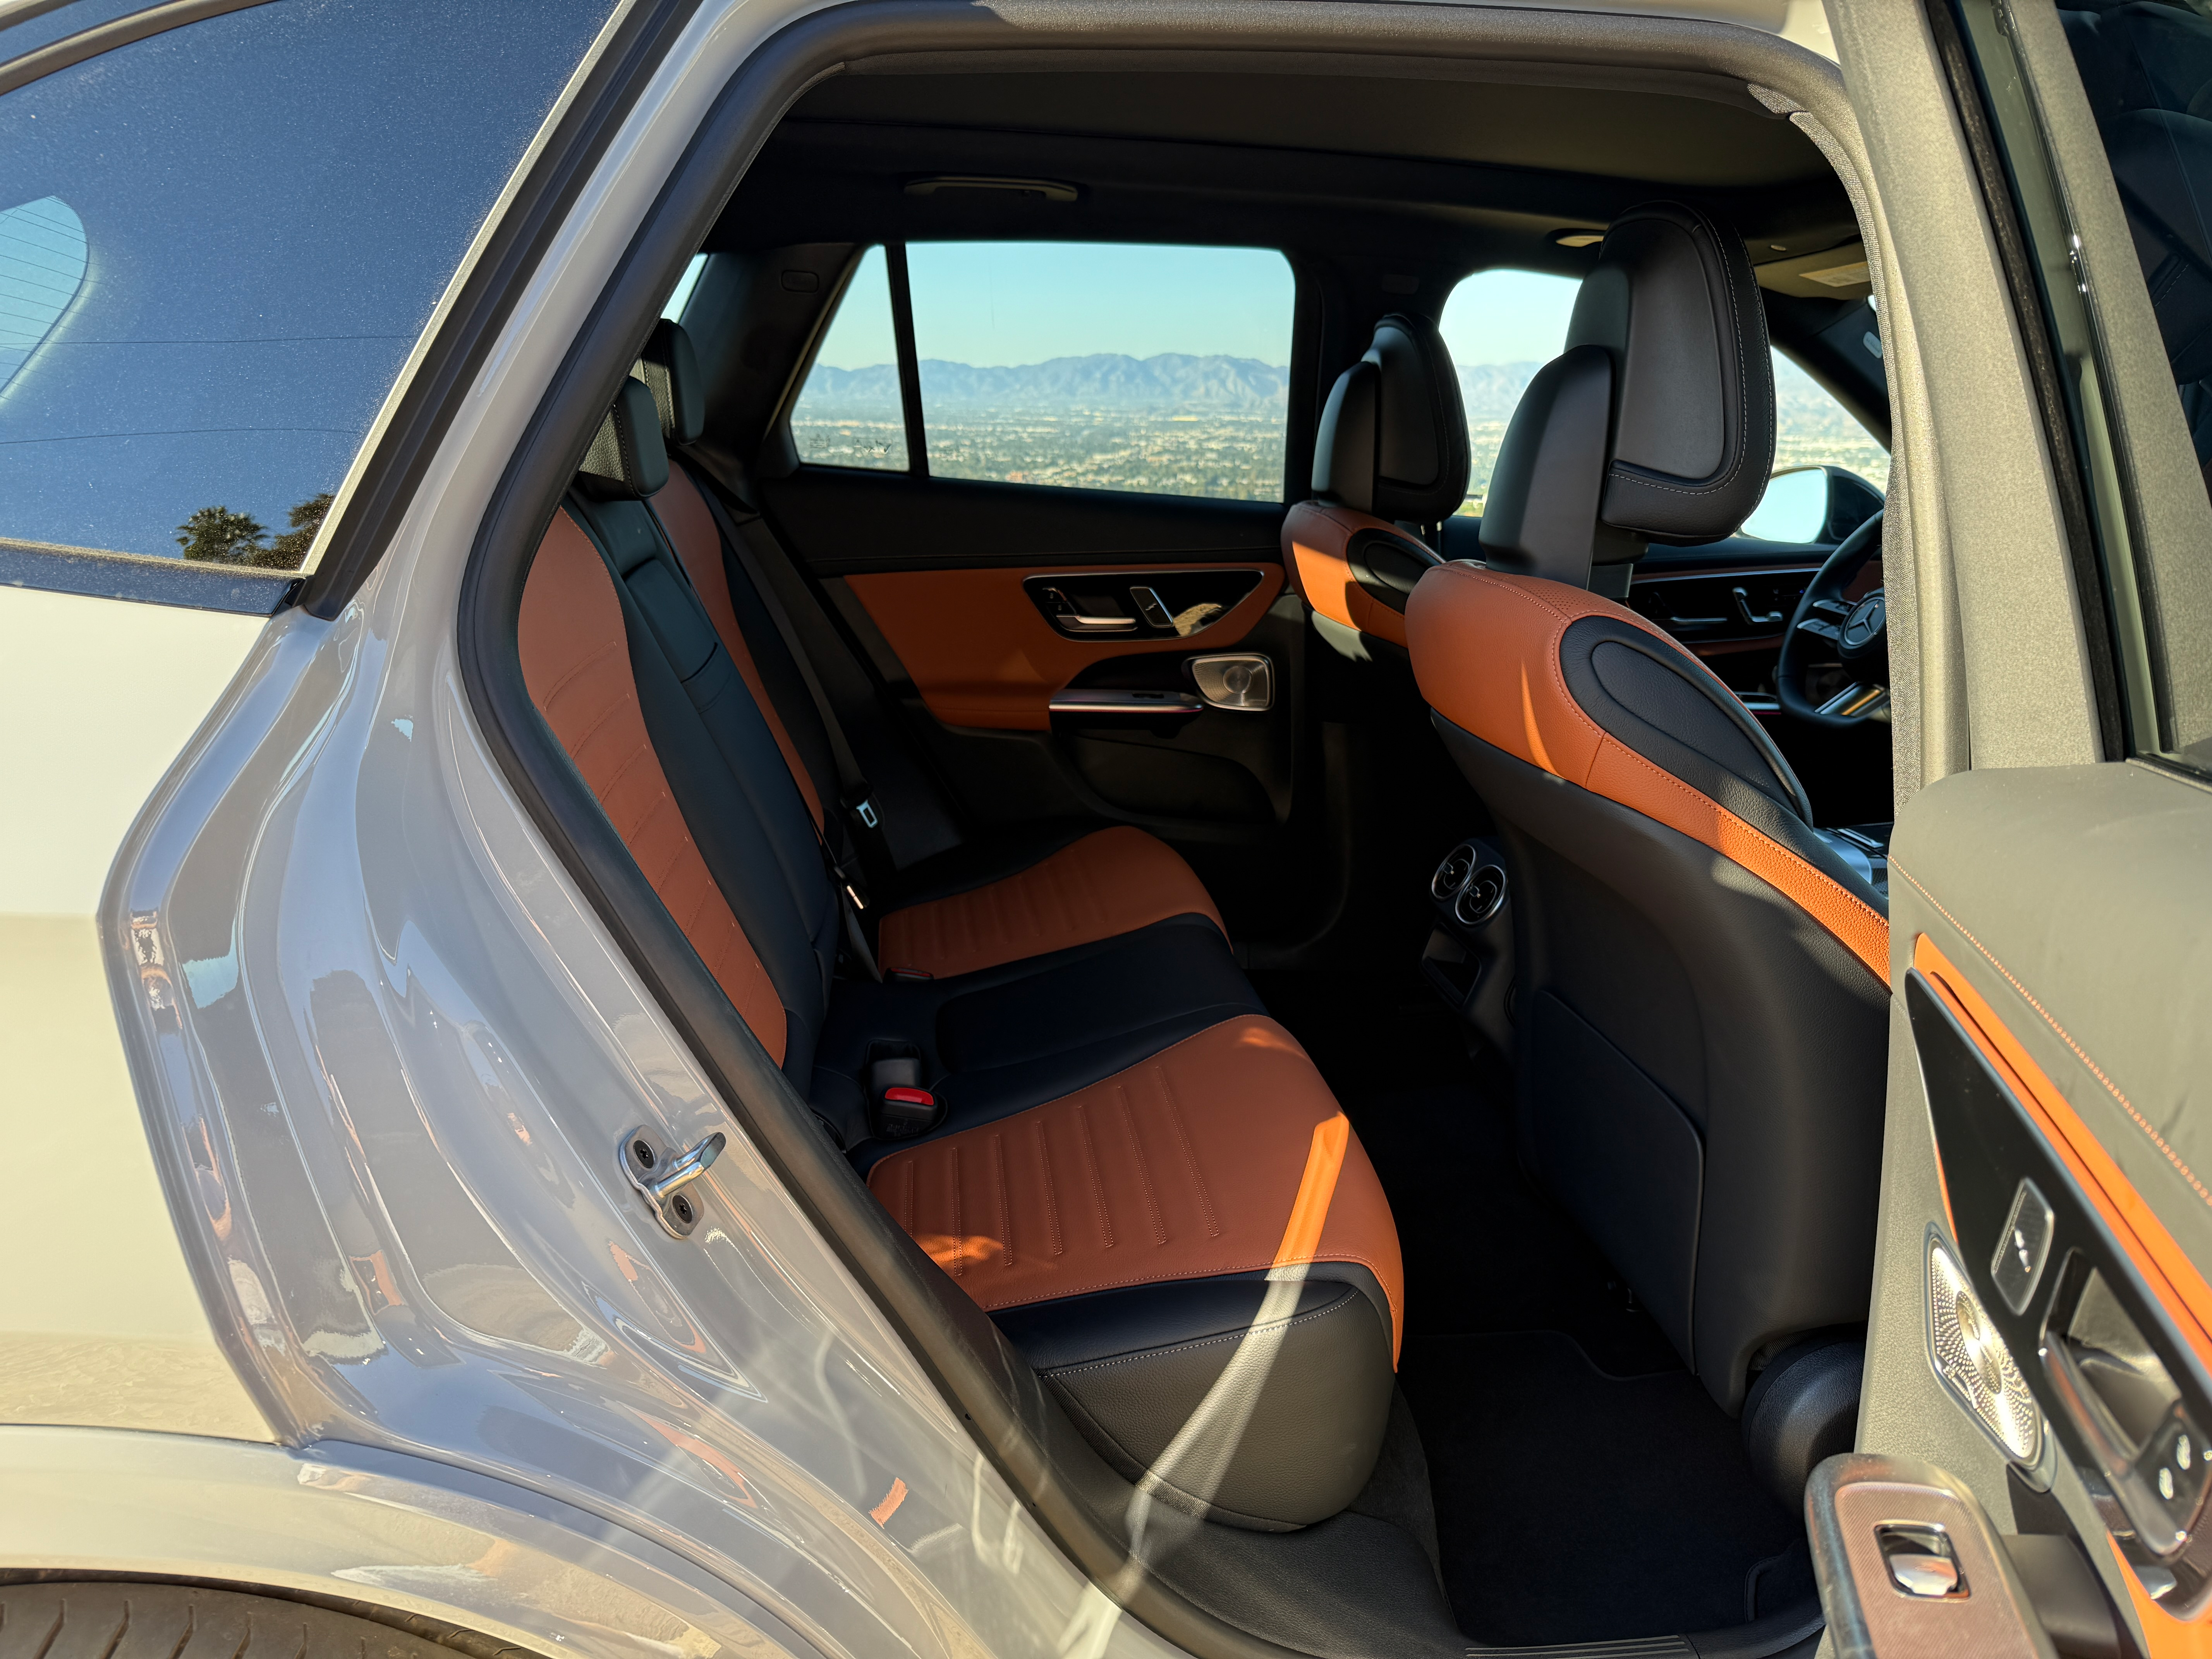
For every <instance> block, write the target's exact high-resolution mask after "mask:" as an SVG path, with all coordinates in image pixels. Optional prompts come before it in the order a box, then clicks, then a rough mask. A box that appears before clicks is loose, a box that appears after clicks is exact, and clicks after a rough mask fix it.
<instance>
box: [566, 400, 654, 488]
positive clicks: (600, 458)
mask: <svg viewBox="0 0 2212 1659" xmlns="http://www.w3.org/2000/svg"><path fill="white" fill-rule="evenodd" d="M576 480H577V482H578V483H580V484H581V485H582V486H583V488H584V490H585V493H586V494H587V495H596V496H598V497H599V499H601V500H602V501H624V500H629V501H638V500H642V499H643V498H644V497H646V496H647V495H657V494H659V491H660V488H661V486H662V485H664V484H665V483H667V482H668V446H667V445H665V443H663V442H662V441H661V439H660V411H659V410H657V409H655V408H654V407H653V393H652V392H649V391H647V389H646V385H645V382H644V381H642V380H639V379H638V378H637V377H636V376H635V375H632V376H631V377H630V378H629V380H624V381H623V384H622V390H621V391H620V392H617V393H616V394H615V404H614V407H613V408H612V409H610V410H608V411H607V412H606V414H605V416H603V417H602V418H601V420H600V422H599V430H598V431H597V432H596V433H594V434H593V435H592V447H590V448H589V449H587V450H586V451H585V452H584V459H583V464H582V465H580V466H579V467H578V468H577V469H576Z"/></svg>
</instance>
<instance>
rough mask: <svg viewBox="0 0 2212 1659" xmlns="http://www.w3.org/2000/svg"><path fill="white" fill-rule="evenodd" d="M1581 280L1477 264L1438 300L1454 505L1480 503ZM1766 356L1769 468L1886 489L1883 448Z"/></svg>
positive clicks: (1790, 368) (1561, 345)
mask: <svg viewBox="0 0 2212 1659" xmlns="http://www.w3.org/2000/svg"><path fill="white" fill-rule="evenodd" d="M1580 288H1581V284H1580V283H1577V281H1576V280H1575V279H1574V278H1572V277H1571V276H1550V275H1548V274H1546V273H1544V272H1541V271H1534V270H1484V271H1478V272H1476V273H1475V274H1474V276H1469V277H1468V278H1466V279H1465V280H1464V281H1462V283H1460V284H1459V286H1458V287H1457V288H1455V289H1453V290H1452V293H1451V297H1450V298H1449V300H1447V301H1445V302H1444V314H1443V318H1442V319H1440V322H1439V327H1440V328H1441V329H1442V330H1443V337H1444V343H1445V344H1447V345H1448V346H1449V347H1450V348H1451V353H1452V361H1453V362H1454V364H1455V367H1456V368H1458V370H1459V385H1460V396H1461V398H1462V399H1463V400H1464V402H1465V403H1466V404H1467V428H1468V441H1469V447H1470V448H1471V449H1472V451H1473V453H1474V468H1473V471H1472V472H1471V473H1470V475H1469V477H1468V497H1467V501H1466V502H1465V503H1464V504H1463V505H1462V507H1461V508H1460V511H1461V512H1462V513H1480V512H1481V511H1482V504H1483V501H1484V499H1485V497H1486V496H1487V495H1488V494H1489V491H1490V474H1491V469H1492V467H1494V466H1495V465H1497V462H1498V446H1499V445H1500V444H1501V443H1503V442H1504V440H1505V426H1506V422H1509V421H1510V420H1511V419H1512V418H1513V410H1514V407H1515V405H1516V404H1518V403H1519V402H1520V401H1521V393H1522V390H1523V388H1525V387H1526V386H1528V382H1529V380H1531V379H1532V378H1534V374H1535V373H1536V371H1537V370H1538V369H1540V368H1543V366H1544V365H1545V364H1546V363H1547V362H1551V360H1552V359H1553V358H1554V357H1556V356H1559V353H1560V352H1561V351H1563V350H1565V349H1566V342H1567V323H1568V320H1569V319H1571V317H1572V316H1573V314H1574V309H1575V295H1576V294H1577V292H1578V291H1579V289H1580ZM1773 356H1774V414H1775V442H1774V469H1775V471H1777V472H1781V471H1786V470H1788V469H1790V468H1794V467H1807V466H1820V465H1832V466H1840V467H1843V468H1844V469H1845V470H1846V471H1851V472H1856V473H1857V474H1858V475H1859V477H1862V478H1864V479H1865V480H1866V481H1867V482H1868V483H1870V484H1872V485H1873V486H1874V487H1875V489H1877V490H1882V489H1887V488H1888V484H1889V452H1888V451H1887V450H1886V449H1884V448H1883V447H1881V441H1879V440H1878V439H1876V438H1875V435H1873V434H1872V433H1870V432H1869V431H1868V430H1867V429H1866V428H1864V427H1863V426H1861V425H1860V424H1859V423H1858V422H1857V421H1856V420H1854V419H1853V418H1852V417H1851V416H1850V413H1849V411H1847V410H1845V409H1844V406H1843V405H1842V404H1839V403H1838V402H1837V401H1836V400H1835V399H1834V398H1832V397H1831V396H1830V395H1829V394H1828V393H1827V392H1826V391H1825V390H1824V389H1822V387H1821V386H1820V383H1819V382H1818V381H1817V380H1814V379H1813V377H1812V376H1811V375H1809V374H1807V373H1806V372H1805V371H1804V370H1803V369H1802V368H1798V367H1797V365H1796V364H1795V363H1793V362H1790V360H1789V359H1788V358H1787V357H1785V356H1783V355H1782V354H1781V353H1780V352H1776V353H1774V354H1773ZM1753 516H1754V517H1756V516H1757V514H1756V513H1754V515H1753Z"/></svg>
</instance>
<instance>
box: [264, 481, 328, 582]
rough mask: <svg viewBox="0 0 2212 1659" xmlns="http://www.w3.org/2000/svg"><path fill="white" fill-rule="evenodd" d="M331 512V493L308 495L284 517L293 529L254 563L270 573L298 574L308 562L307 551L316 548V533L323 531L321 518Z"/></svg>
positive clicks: (265, 550) (276, 541)
mask: <svg viewBox="0 0 2212 1659" xmlns="http://www.w3.org/2000/svg"><path fill="white" fill-rule="evenodd" d="M330 510H331V492H330V491H329V490H327V489H325V491H324V492H323V493H322V494H321V495H311V496H309V497H308V498H307V500H306V501H301V503H300V504H299V506H297V507H294V508H293V509H292V510H291V512H290V513H288V514H286V516H287V517H288V518H289V519H290V520H291V521H292V527H291V528H290V529H289V530H288V531H286V532H284V533H283V535H281V536H279V537H277V538H276V540H275V541H273V542H271V543H270V544H269V545H268V546H267V547H266V548H264V549H263V550H262V551H261V554H260V556H258V557H257V558H255V559H254V560H253V562H254V563H255V564H258V565H265V566H267V567H268V568H270V569H272V570H297V569H298V568H300V567H301V565H302V564H305V563H306V562H307V550H308V549H309V548H311V547H313V545H314V544H315V532H317V531H318V530H320V529H321V528H322V527H323V518H324V515H325V514H326V513H329V512H330Z"/></svg>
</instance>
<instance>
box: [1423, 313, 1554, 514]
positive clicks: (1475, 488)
mask: <svg viewBox="0 0 2212 1659" xmlns="http://www.w3.org/2000/svg"><path fill="white" fill-rule="evenodd" d="M1581 289H1582V284H1581V283H1578V282H1577V281H1576V280H1575V279H1574V278H1573V277H1571V276H1548V275H1547V274H1545V273H1544V272H1542V271H1536V270H1478V271H1476V272H1475V273H1474V276H1468V277H1464V278H1462V280H1461V282H1460V284H1459V286H1458V287H1457V288H1455V289H1452V291H1451V297H1450V298H1449V299H1447V300H1446V301H1444V314H1443V316H1442V317H1440V318H1438V319H1437V329H1438V330H1439V331H1441V332H1442V333H1443V337H1444V343H1445V344H1446V345H1447V346H1449V347H1450V348H1451V355H1452V364H1453V367H1455V368H1457V369H1458V370H1459V395H1460V401H1461V402H1462V403H1463V404H1466V405H1467V436H1468V452H1469V453H1470V455H1471V457H1472V459H1473V461H1474V465H1472V466H1471V467H1470V468H1469V469H1468V482H1467V500H1466V501H1464V502H1462V504H1461V506H1460V509H1459V510H1460V511H1461V512H1462V513H1473V514H1475V515H1477V516H1480V513H1481V512H1482V504H1483V502H1484V501H1485V500H1486V499H1487V498H1488V496H1489V495H1490V474H1491V470H1492V468H1493V467H1495V466H1496V465H1498V446H1499V445H1500V444H1502V443H1504V441H1505V427H1506V423H1507V422H1509V421H1510V420H1511V419H1512V418H1513V411H1514V410H1516V408H1518V407H1519V406H1520V403H1521V394H1522V392H1524V391H1526V390H1527V389H1528V382H1529V381H1530V380H1533V379H1534V378H1535V374H1536V371H1537V370H1538V369H1540V368H1543V366H1544V365H1545V364H1546V363H1548V362H1551V361H1552V359H1553V358H1554V357H1556V356H1559V354H1560V353H1561V352H1562V351H1565V349H1567V322H1568V319H1570V318H1571V317H1572V316H1573V315H1574V311H1575V295H1577V293H1578V292H1580V291H1581Z"/></svg>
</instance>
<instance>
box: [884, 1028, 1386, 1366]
mask: <svg viewBox="0 0 2212 1659" xmlns="http://www.w3.org/2000/svg"><path fill="white" fill-rule="evenodd" d="M868 1188H869V1190H870V1191H872V1192H873V1193H874V1194H875V1195H876V1197H877V1198H878V1200H881V1202H882V1203H883V1204H884V1207H885V1208H887V1209H888V1210H890V1212H891V1214H892V1215H893V1216H894V1217H895V1218H896V1219H897V1221H898V1223H899V1225H901V1226H902V1227H903V1228H905V1229H906V1231H908V1233H909V1234H910V1235H911V1236H912V1237H914V1238H915V1241H916V1242H917V1243H920V1244H921V1247H922V1249H925V1250H927V1251H928V1252H929V1254H930V1255H931V1257H932V1258H933V1260H934V1261H936V1262H937V1263H938V1264H939V1266H940V1267H943V1268H944V1269H945V1271H946V1272H947V1273H951V1275H952V1276H953V1278H954V1279H955V1280H957V1282H958V1283H959V1285H961V1287H962V1288H963V1290H965V1291H967V1292H968V1293H969V1295H970V1296H972V1297H975V1301H976V1302H977V1303H978V1304H980V1305H981V1307H983V1308H984V1309H986V1310H995V1309H1000V1308H1011V1307H1018V1306H1021V1305H1023V1304H1027V1303H1032V1302H1047V1301H1051V1300H1054V1298H1056V1297H1067V1296H1082V1295H1086V1294H1088V1293H1090V1292H1091V1291H1103V1290H1111V1289H1114V1288H1116V1287H1118V1286H1121V1285H1144V1284H1153V1283H1158V1282H1162V1281H1165V1280H1169V1279H1197V1278H1203V1277H1207V1276H1210V1275H1213V1274H1218V1273H1249V1272H1255V1271H1259V1270H1262V1269H1267V1268H1273V1267H1295V1266H1297V1265H1298V1264H1300V1263H1304V1262H1311V1261H1356V1262H1358V1263H1360V1264H1361V1265H1362V1266H1364V1267H1366V1268H1367V1269H1368V1271H1369V1272H1370V1273H1373V1274H1374V1275H1375V1277H1376V1280H1377V1281H1378V1282H1379V1283H1380V1284H1381V1285H1382V1286H1383V1293H1384V1295H1385V1297H1387V1298H1388V1300H1389V1304H1390V1310H1391V1315H1392V1327H1393V1330H1394V1333H1395V1334H1394V1337H1393V1340H1392V1348H1393V1351H1394V1352H1395V1348H1396V1346H1397V1335H1401V1334H1403V1332H1404V1328H1405V1311H1404V1310H1405V1297H1404V1284H1405V1274H1404V1270H1403V1267H1402V1264H1401V1260H1400V1256H1399V1252H1398V1232H1397V1226H1396V1224H1395V1222H1394V1221H1393V1220H1392V1218H1391V1215H1390V1204H1389V1200H1388V1199H1387V1198H1385V1197H1384V1196H1383V1185H1382V1182H1380V1181H1379V1180H1377V1179H1376V1174H1375V1169H1374V1166H1373V1165H1372V1164H1370V1163H1369V1162H1368V1159H1367V1153H1366V1151H1365V1149H1364V1148H1363V1147H1362V1146H1360V1144H1359V1138H1358V1136H1357V1135H1356V1134H1354V1133H1352V1127H1351V1125H1350V1123H1349V1122H1348V1121H1346V1118H1345V1116H1344V1114H1343V1111H1342V1110H1341V1109H1340V1108H1339V1107H1338V1105H1337V1103H1336V1097H1334V1095H1332V1094H1331V1093H1330V1092H1329V1090H1328V1085H1327V1084H1326V1083H1324V1082H1322V1078H1321V1073H1319V1072H1317V1071H1316V1070H1315V1069H1314V1065H1313V1062H1312V1061H1311V1060H1309V1059H1308V1058H1307V1057H1306V1053H1305V1050H1304V1049H1303V1048H1300V1047H1299V1046H1298V1044H1297V1040H1296V1039H1294V1038H1293V1037H1292V1036H1291V1034H1290V1033H1289V1032H1288V1031H1286V1030H1284V1029H1283V1028H1282V1027H1281V1026H1280V1025H1278V1024H1276V1023H1275V1022H1274V1021H1273V1020H1272V1019H1267V1018H1263V1017H1258V1016H1253V1017H1247V1018H1237V1019H1231V1020H1225V1021H1224V1022H1223V1023H1222V1024H1218V1025H1216V1026H1213V1027H1212V1028H1211V1029H1210V1030H1205V1031H1201V1032H1200V1033H1199V1034H1198V1035H1197V1036H1193V1037H1188V1038H1186V1039H1185V1040H1184V1041H1183V1042H1180V1043H1177V1044H1176V1046H1175V1047H1174V1048H1169V1049H1167V1050H1165V1051H1164V1052H1163V1053H1161V1054H1158V1055H1156V1056H1154V1057H1153V1058H1152V1059H1151V1060H1146V1061H1144V1062H1142V1063H1141V1064H1139V1065H1136V1066H1130V1067H1129V1068H1128V1069H1127V1071H1123V1072H1120V1073H1115V1075H1114V1076H1112V1077H1109V1078H1107V1079H1104V1080H1103V1081H1102V1082H1099V1083H1095V1084H1092V1085H1090V1086H1089V1087H1088V1088H1084V1089H1079V1090H1077V1091H1074V1092H1073V1094H1069V1095H1065V1096H1062V1097H1060V1099H1058V1100H1054V1101H1051V1102H1049V1103H1046V1104H1044V1105H1042V1106H1034V1107H1031V1108H1030V1109H1029V1110H1027V1111H1025V1112H1020V1113H1017V1114H1015V1115H1012V1116H1011V1117H1006V1118H1001V1119H1000V1120H999V1121H996V1122H993V1123H987V1124H982V1125H979V1126H978V1127H975V1128H973V1129H967V1130H963V1131H961V1132H960V1133H957V1134H951V1135H946V1136H943V1137H941V1138H939V1139H934V1140H930V1141H926V1142H924V1143H922V1144H921V1145H920V1146H915V1147H912V1148H910V1149H908V1150H907V1151H904V1152H894V1153H892V1154H891V1155H890V1157H888V1158H884V1159H883V1160H882V1161H881V1162H880V1163H878V1164H876V1166H875V1167H874V1169H872V1170H870V1171H869V1174H868Z"/></svg>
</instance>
